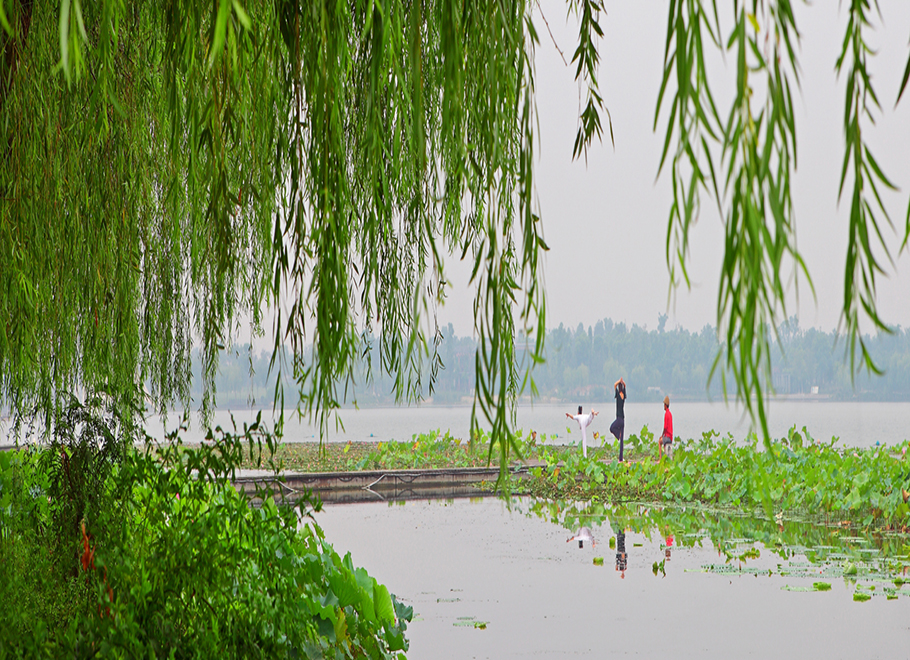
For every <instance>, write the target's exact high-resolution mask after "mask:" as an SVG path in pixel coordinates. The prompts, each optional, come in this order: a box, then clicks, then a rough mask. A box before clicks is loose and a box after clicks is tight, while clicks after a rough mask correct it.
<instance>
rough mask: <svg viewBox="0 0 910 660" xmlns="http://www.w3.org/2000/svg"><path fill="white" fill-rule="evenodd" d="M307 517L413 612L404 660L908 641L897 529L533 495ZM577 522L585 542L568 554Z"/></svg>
mask: <svg viewBox="0 0 910 660" xmlns="http://www.w3.org/2000/svg"><path fill="white" fill-rule="evenodd" d="M317 522H318V523H319V525H321V527H322V528H323V529H324V530H325V534H326V536H327V537H328V538H331V539H332V540H333V543H334V545H335V547H336V548H337V549H338V551H339V552H342V553H344V552H348V551H350V552H351V553H352V554H353V555H354V556H355V557H357V558H358V561H359V562H362V564H363V565H364V566H367V567H369V570H370V571H371V572H372V573H373V574H374V575H375V576H376V578H377V580H379V581H381V582H383V583H385V584H387V585H389V587H390V588H391V589H394V590H395V592H396V593H397V594H398V597H399V598H400V599H401V600H402V601H403V602H405V603H406V604H408V605H410V606H413V608H414V620H413V622H412V623H411V625H410V627H409V628H408V636H409V638H410V642H411V647H410V651H409V653H408V657H410V658H459V659H460V658H509V657H524V658H531V657H533V658H563V657H592V658H593V657H598V658H599V657H604V656H614V655H615V656H633V657H642V658H653V657H674V658H731V657H757V658H765V657H771V656H782V657H827V658H847V657H860V658H894V657H904V656H905V655H906V649H907V648H908V643H910V575H908V570H910V568H908V567H910V541H908V537H907V536H906V535H903V534H895V533H890V532H885V533H881V532H874V533H873V532H863V531H861V530H859V529H858V528H856V527H854V526H852V525H841V524H834V525H828V526H825V525H819V524H816V523H812V522H807V521H802V520H797V519H791V518H789V517H783V516H778V517H777V519H774V518H771V519H768V518H763V517H762V516H757V517H754V516H744V515H734V514H732V513H730V512H719V511H717V510H714V509H712V508H709V507H705V506H701V505H697V506H692V505H686V506H677V505H671V506H663V505H653V504H644V503H642V504H639V503H625V504H616V505H611V504H603V503H597V502H592V501H587V502H581V503H577V502H576V503H572V502H569V503H566V502H559V501H553V500H544V499H535V498H528V497H524V498H517V499H512V501H511V502H505V501H503V500H501V499H498V498H475V499H472V500H467V499H462V500H448V501H443V500H435V501H409V502H406V503H383V502H377V503H375V504H355V505H327V506H326V507H325V508H324V510H323V511H322V512H321V513H320V514H318V516H317ZM580 527H587V528H589V529H590V530H591V533H592V535H593V537H594V539H595V545H594V546H593V547H592V546H591V543H589V542H585V543H584V546H583V547H581V548H579V547H578V544H577V543H576V542H574V541H573V542H570V543H567V539H568V538H570V537H572V536H573V535H574V534H575V532H576V531H577V530H578V529H579V528H580ZM905 580H906V581H908V583H907V584H905Z"/></svg>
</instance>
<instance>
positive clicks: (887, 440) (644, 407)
mask: <svg viewBox="0 0 910 660" xmlns="http://www.w3.org/2000/svg"><path fill="white" fill-rule="evenodd" d="M576 407H577V406H576ZM593 408H594V410H597V411H599V412H600V415H599V416H598V417H596V418H595V420H594V423H593V424H592V426H591V429H590V431H589V436H590V433H591V432H593V431H600V433H601V434H604V435H606V434H607V433H608V431H609V428H610V423H611V422H612V421H613V415H614V412H615V406H614V404H613V402H609V403H601V404H594V405H593ZM584 409H585V411H588V410H589V409H590V407H589V406H588V405H585V407H584ZM670 409H671V411H672V413H673V430H674V432H675V434H676V435H677V436H680V437H682V438H684V439H685V438H693V437H700V436H701V434H702V433H703V432H704V431H707V430H710V429H713V430H715V431H718V432H719V433H720V434H721V435H726V433H727V432H730V433H733V435H734V437H736V438H737V439H741V438H743V437H745V435H746V433H747V432H748V431H749V422H748V419H744V418H743V416H742V411H741V410H740V409H737V408H735V407H733V406H730V407H726V406H724V405H723V404H722V403H703V402H702V403H685V402H680V403H672V404H671V407H670ZM570 411H571V412H575V408H573V406H571V405H556V404H540V405H535V406H522V407H520V408H519V410H518V423H519V426H520V427H521V428H523V429H524V430H525V431H528V430H530V429H535V430H537V431H538V433H541V434H543V433H545V434H546V435H547V436H548V438H549V439H555V442H558V443H566V442H573V441H574V442H577V441H578V437H579V435H578V430H577V428H576V429H575V432H574V433H572V434H567V432H566V426H567V424H566V422H568V421H569V420H567V419H566V417H565V413H566V412H570ZM263 418H264V419H266V420H267V421H268V420H269V418H270V414H265V413H264V414H263ZM178 419H179V418H177V417H172V418H171V419H170V421H169V423H168V424H167V428H172V427H173V426H175V425H176V424H177V422H178ZM235 419H236V421H237V424H238V426H239V427H241V428H242V423H243V422H251V421H252V420H253V419H255V414H253V413H250V412H248V411H246V412H243V411H241V412H238V413H235ZM340 419H341V421H342V422H343V423H344V431H341V430H340V429H336V428H335V426H334V424H333V425H332V429H331V431H330V433H329V441H337V442H347V441H348V440H351V441H354V442H357V441H363V440H375V441H379V440H381V441H388V440H410V439H411V437H412V436H413V435H414V434H415V433H426V432H427V431H430V430H435V429H442V430H443V431H446V430H450V431H451V432H452V434H453V435H455V436H456V437H462V438H464V437H467V436H468V430H469V428H470V422H471V408H470V407H469V406H464V407H450V408H447V407H438V406H421V407H411V408H365V409H362V410H353V409H351V410H342V411H341V412H340ZM230 423H231V413H230V412H228V411H217V412H216V413H215V416H214V420H213V426H214V425H218V424H220V425H222V426H223V427H225V428H229V427H230ZM646 424H647V425H648V428H649V429H650V430H651V431H652V432H653V433H655V434H656V433H658V432H659V431H660V429H661V428H662V427H663V405H662V404H660V403H648V404H644V403H637V402H635V401H630V402H629V403H627V404H626V434H627V435H628V434H630V433H638V432H639V431H640V430H641V427H642V426H644V425H646ZM794 425H795V426H796V427H797V429H801V428H802V427H803V426H805V427H807V428H808V430H809V433H810V434H811V435H812V437H814V438H815V439H818V440H830V439H831V438H832V437H835V436H836V437H838V438H840V442H841V443H842V444H845V445H849V446H854V447H868V446H870V445H874V444H875V443H876V442H880V443H882V444H898V443H900V442H902V441H903V440H905V439H910V403H854V402H850V403H834V402H827V401H814V402H807V401H800V402H795V401H773V402H772V403H771V405H770V431H771V434H772V435H773V436H774V437H776V438H779V437H782V436H784V435H786V433H787V429H789V428H790V427H791V426H794ZM197 426H198V423H197V422H193V427H192V428H191V430H190V431H189V432H187V433H186V434H185V435H184V437H185V439H188V440H197V441H198V440H200V439H202V437H203V435H204V434H203V433H202V432H201V431H199V430H198V429H197V428H196V427H197ZM163 428H165V427H164V426H163V425H162V424H161V422H160V420H158V419H153V420H150V423H149V426H148V429H149V432H150V433H152V434H153V435H156V434H157V435H161V434H162V429H163ZM318 433H319V432H318V428H317V427H314V426H311V425H310V424H307V423H306V422H301V421H299V420H297V419H296V417H295V416H294V413H292V412H291V413H288V418H287V421H286V426H285V440H286V441H291V442H305V441H315V440H316V439H317V438H318Z"/></svg>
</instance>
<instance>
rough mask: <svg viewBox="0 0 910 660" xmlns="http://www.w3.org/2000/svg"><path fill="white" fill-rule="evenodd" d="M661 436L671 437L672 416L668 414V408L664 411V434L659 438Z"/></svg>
mask: <svg viewBox="0 0 910 660" xmlns="http://www.w3.org/2000/svg"><path fill="white" fill-rule="evenodd" d="M663 436H667V437H668V438H672V437H673V415H671V414H670V409H669V408H667V409H666V410H665V411H664V432H663V434H661V437H663Z"/></svg>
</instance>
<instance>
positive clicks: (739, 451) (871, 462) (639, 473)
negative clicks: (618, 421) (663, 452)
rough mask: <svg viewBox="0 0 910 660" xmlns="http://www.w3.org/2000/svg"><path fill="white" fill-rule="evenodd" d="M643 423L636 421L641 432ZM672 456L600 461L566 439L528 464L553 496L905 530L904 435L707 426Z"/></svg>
mask: <svg viewBox="0 0 910 660" xmlns="http://www.w3.org/2000/svg"><path fill="white" fill-rule="evenodd" d="M646 433H647V429H643V430H642V436H644V435H645V434H646ZM675 444H676V445H677V447H676V449H675V450H674V456H673V458H672V460H664V461H661V462H655V461H654V460H652V459H651V457H650V456H649V455H645V456H644V457H641V456H640V455H639V456H638V458H639V460H633V461H630V462H627V463H618V462H617V461H615V460H613V461H610V462H604V461H603V456H602V454H598V453H597V452H593V453H592V455H591V456H589V458H587V459H585V458H584V457H582V456H581V455H579V454H578V453H577V452H572V451H567V450H566V449H564V448H551V447H541V448H540V451H539V456H540V458H541V460H542V461H544V462H545V463H546V465H545V467H541V468H537V469H534V470H532V479H531V480H530V483H529V484H528V490H529V492H530V493H531V494H534V495H539V496H545V497H549V498H558V499H580V500H587V499H592V498H596V499H600V500H602V501H617V500H652V501H665V502H702V503H709V504H714V505H721V506H728V507H732V508H741V509H745V510H753V509H755V508H759V507H760V508H762V509H763V511H764V513H765V514H766V515H767V516H768V518H772V517H773V516H774V515H775V514H776V513H778V514H779V513H781V512H783V513H784V514H787V515H793V514H798V515H801V516H810V517H813V518H815V519H820V520H827V521H832V520H834V521H840V520H846V521H850V522H851V523H857V524H860V525H863V526H871V525H875V526H878V527H881V528H887V529H896V530H905V529H906V527H907V525H908V523H910V505H908V502H907V501H906V499H905V497H904V493H905V491H906V489H907V488H910V465H908V463H907V460H906V452H907V448H908V446H910V443H908V442H906V441H905V442H904V443H903V444H901V445H899V446H896V447H885V446H879V447H871V448H868V449H853V448H845V447H840V446H838V444H837V441H836V439H832V440H831V441H829V442H824V443H821V442H816V441H814V440H813V439H812V437H811V436H810V435H809V433H808V431H806V429H805V427H804V428H803V429H802V431H797V430H796V428H795V427H793V428H791V429H790V431H789V433H788V435H787V437H786V438H782V439H780V440H777V441H773V442H771V443H770V444H769V445H768V446H765V445H764V444H762V443H759V441H758V440H757V438H756V436H755V435H750V436H749V437H748V438H747V439H746V441H745V442H737V441H735V440H734V438H733V436H732V435H729V434H728V435H727V436H726V437H725V438H720V437H719V435H718V434H717V433H716V432H714V431H708V432H705V433H704V434H702V437H701V438H699V439H696V440H688V441H686V442H682V441H680V439H679V438H677V441H676V443H675Z"/></svg>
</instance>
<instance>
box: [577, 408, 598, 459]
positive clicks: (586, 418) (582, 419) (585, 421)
mask: <svg viewBox="0 0 910 660" xmlns="http://www.w3.org/2000/svg"><path fill="white" fill-rule="evenodd" d="M572 419H574V420H575V421H576V422H578V428H580V429H581V453H582V455H583V456H584V457H585V458H587V457H588V432H587V428H588V427H589V426H590V425H591V422H593V421H594V413H585V414H581V415H572Z"/></svg>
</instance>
